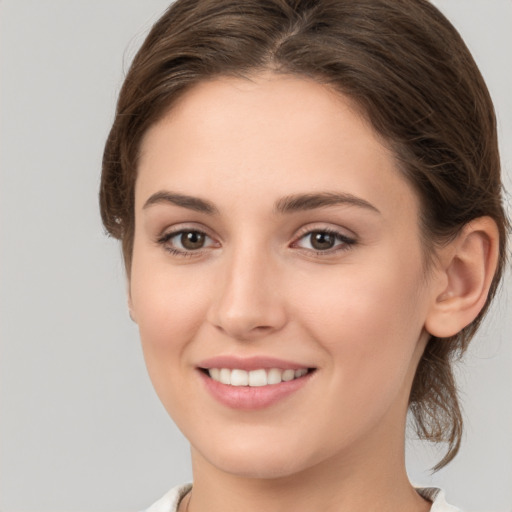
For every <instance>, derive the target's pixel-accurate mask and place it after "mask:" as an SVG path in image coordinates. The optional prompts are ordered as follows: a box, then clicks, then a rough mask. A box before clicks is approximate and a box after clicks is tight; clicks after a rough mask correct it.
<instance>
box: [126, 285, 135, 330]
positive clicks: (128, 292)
mask: <svg viewBox="0 0 512 512" xmlns="http://www.w3.org/2000/svg"><path fill="white" fill-rule="evenodd" d="M127 294H128V301H127V302H128V314H129V315H130V319H131V321H132V322H135V323H137V317H136V315H135V310H134V309H133V302H132V293H131V289H130V282H128V284H127Z"/></svg>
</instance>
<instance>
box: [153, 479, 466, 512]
mask: <svg viewBox="0 0 512 512" xmlns="http://www.w3.org/2000/svg"><path fill="white" fill-rule="evenodd" d="M190 489H192V484H185V485H179V486H177V487H174V488H173V489H171V490H170V491H169V492H168V493H167V494H166V495H165V496H163V497H162V498H160V499H159V500H158V501H157V502H156V503H153V505H152V506H151V507H149V508H148V509H146V510H145V512H177V510H178V505H179V504H180V501H181V500H182V498H183V497H184V496H185V494H187V493H188V492H189V491H190ZM416 490H417V491H418V493H419V494H421V496H423V497H424V498H426V499H428V500H430V501H432V507H431V509H430V512H460V510H459V509H458V508H455V507H452V506H451V505H448V503H446V500H445V497H444V492H443V491H442V490H441V489H437V488H435V487H417V488H416Z"/></svg>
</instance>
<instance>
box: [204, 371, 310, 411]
mask: <svg viewBox="0 0 512 512" xmlns="http://www.w3.org/2000/svg"><path fill="white" fill-rule="evenodd" d="M313 373H314V372H309V373H307V374H306V375H304V376H302V377H300V378H298V379H293V380H289V381H288V382H280V383H279V384H271V385H268V386H230V385H228V384H222V383H221V382H217V381H216V380H213V379H212V378H210V377H209V376H208V375H206V374H205V373H204V372H202V371H199V374H200V376H201V378H202V379H203V382H204V385H205V386H206V389H207V390H208V391H209V392H210V393H211V395H213V397H214V398H215V399H216V400H217V401H219V402H220V403H221V404H223V405H225V406H227V407H230V408H232V409H244V410H253V409H264V408H265V407H270V406H271V405H274V404H275V403H277V402H280V401H281V400H284V399H285V398H286V397H288V396H290V395H292V394H293V393H295V392H296V391H298V390H299V389H301V388H302V387H303V386H304V385H305V384H306V383H307V382H308V381H309V380H310V378H311V376H312V374H313Z"/></svg>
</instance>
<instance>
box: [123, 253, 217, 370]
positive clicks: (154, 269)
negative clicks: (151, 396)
mask: <svg viewBox="0 0 512 512" xmlns="http://www.w3.org/2000/svg"><path fill="white" fill-rule="evenodd" d="M178 270H179V269H178ZM204 287H205V280H204V279H200V278H199V275H198V273H194V272H190V271H177V272H171V271H170V269H169V268H168V267H166V268H161V269H159V267H158V266H157V265H155V264H153V265H151V264H145V262H144V261H142V260H137V259H134V262H133V267H132V280H131V285H130V292H131V301H132V306H133V310H134V314H135V320H136V321H137V324H138V326H139V330H140V337H141V341H142V347H143V350H144V355H145V358H146V363H147V365H148V370H149V371H150V373H152V372H154V371H156V370H157V368H158V367H159V366H162V367H169V366H172V365H176V364H178V363H180V361H183V359H182V358H181V357H180V355H181V352H182V351H183V350H184V348H185V347H186V346H187V344H188V343H189V342H190V341H191V340H192V339H193V337H194V335H195V333H196V332H197V330H198V329H199V328H200V326H201V324H202V322H203V321H204V317H205V314H206V310H207V300H206V297H207V295H208V294H207V290H205V289H204Z"/></svg>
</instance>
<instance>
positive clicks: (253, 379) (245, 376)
mask: <svg viewBox="0 0 512 512" xmlns="http://www.w3.org/2000/svg"><path fill="white" fill-rule="evenodd" d="M208 373H209V375H210V377H211V378H212V379H213V380H216V381H217V382H221V383H222V384H230V385H231V386H251V387H260V386H267V385H271V384H279V383H280V382H288V381H290V380H293V379H298V378H300V377H303V376H304V375H306V373H308V370H307V369H306V368H300V369H298V370H281V369H279V368H271V369H269V370H264V369H261V370H252V371H250V372H247V371H245V370H239V369H233V370H230V369H229V368H210V369H209V370H208Z"/></svg>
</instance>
